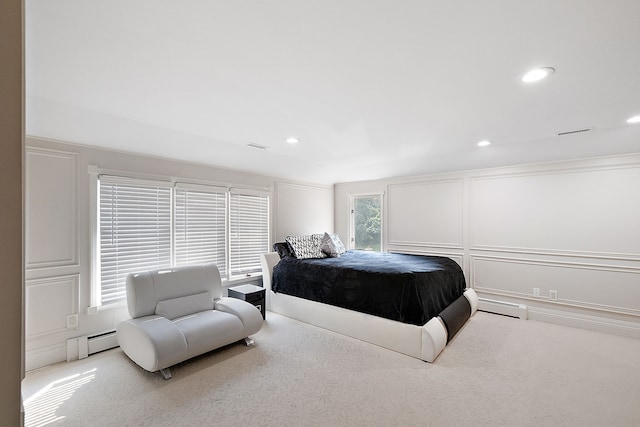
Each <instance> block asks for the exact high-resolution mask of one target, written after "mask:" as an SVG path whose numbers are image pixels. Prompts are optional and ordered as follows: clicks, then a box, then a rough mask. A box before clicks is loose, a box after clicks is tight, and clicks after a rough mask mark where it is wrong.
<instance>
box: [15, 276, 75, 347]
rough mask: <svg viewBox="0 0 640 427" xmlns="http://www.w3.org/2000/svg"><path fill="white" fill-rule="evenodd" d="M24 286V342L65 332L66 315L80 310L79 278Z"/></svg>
mask: <svg viewBox="0 0 640 427" xmlns="http://www.w3.org/2000/svg"><path fill="white" fill-rule="evenodd" d="M25 285H26V286H25V308H26V310H25V311H26V313H25V330H26V338H27V340H28V339H30V338H36V337H42V336H44V335H49V334H55V333H60V332H66V331H68V329H67V315H69V314H73V313H78V311H79V307H80V300H79V295H80V275H78V274H74V275H69V276H60V277H51V278H46V279H34V280H27V281H26V284H25Z"/></svg>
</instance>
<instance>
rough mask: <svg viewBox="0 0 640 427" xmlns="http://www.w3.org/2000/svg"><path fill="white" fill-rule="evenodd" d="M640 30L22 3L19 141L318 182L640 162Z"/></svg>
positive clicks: (569, 18)
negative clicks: (630, 157)
mask: <svg viewBox="0 0 640 427" xmlns="http://www.w3.org/2000/svg"><path fill="white" fill-rule="evenodd" d="M639 22H640V1H638V0H627V1H625V0H561V1H558V0H550V1H547V0H539V1H528V2H525V1H518V0H494V1H490V0H484V1H477V0H469V1H440V0H438V1H435V0H415V1H412V0H396V1H391V0H386V1H385V0H378V1H374V0H313V1H311V0H278V1H276V0H270V1H264V0H234V1H218V0H189V1H186V2H179V1H169V0H162V1H159V0H136V1H130V0H126V1H125V0H111V1H97V0H56V1H51V0H26V95H27V97H26V122H27V123H26V126H27V135H32V136H37V137H44V138H51V139H56V140H62V141H68V142H73V143H79V144H86V145H95V146H100V147H109V148H113V149H118V150H126V151H131V152H136V153H145V154H153V155H155V156H162V157H169V158H175V159H181V160H187V161H194V162H198V163H205V164H210V165H215V166H222V167H226V168H232V169H241V170H249V171H253V172H256V173H260V174H267V175H272V176H277V177H282V178H288V179H296V180H304V181H311V182H318V183H334V182H343V181H353V180H366V179H375V178H386V177H393V176H403V175H416V174H423V173H433V172H444V171H452V170H463V169H475V168H484V167H493V166H504V165H513V164H522V163H534V162H542V161H553V160H565V159H573V158H581V157H593V156H601V155H611V154H622V153H631V152H640V125H629V124H627V123H626V119H628V118H629V117H631V116H633V115H636V114H640V55H639V54H638V52H640V47H639V46H638V45H639V44H640V24H639ZM536 66H551V67H554V68H555V69H556V73H555V74H554V75H553V76H552V77H551V78H549V79H547V80H546V81H543V82H539V83H536V84H532V85H524V84H522V83H521V82H519V81H518V78H519V77H520V76H521V75H522V74H523V73H524V72H525V71H527V70H528V69H530V68H532V67H536ZM587 127H594V128H595V129H594V130H593V131H591V132H586V133H580V134H574V135H571V136H557V135H556V134H557V133H558V132H562V131H568V130H573V129H581V128H587ZM289 136H296V137H298V138H299V139H300V142H299V143H298V144H295V145H291V144H288V143H286V142H285V138H287V137H289ZM481 139H490V140H491V141H493V144H492V145H491V146H490V147H488V148H484V149H481V148H478V147H477V146H476V143H477V142H478V141H479V140H481ZM249 143H255V144H259V145H264V146H268V149H267V150H258V149H255V148H251V147H249V146H248V145H247V144H249Z"/></svg>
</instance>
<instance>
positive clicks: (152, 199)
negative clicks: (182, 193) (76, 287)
mask: <svg viewBox="0 0 640 427" xmlns="http://www.w3.org/2000/svg"><path fill="white" fill-rule="evenodd" d="M99 221H100V222H99V224H100V231H99V241H100V246H99V247H100V303H101V304H110V303H113V302H117V301H121V300H122V299H124V297H125V279H126V277H127V274H129V273H130V272H132V271H144V270H153V269H160V268H167V267H170V266H171V188H170V187H169V186H168V185H167V184H164V183H153V182H144V181H137V182H132V181H127V180H122V179H118V178H115V177H103V178H102V179H101V180H100V210H99Z"/></svg>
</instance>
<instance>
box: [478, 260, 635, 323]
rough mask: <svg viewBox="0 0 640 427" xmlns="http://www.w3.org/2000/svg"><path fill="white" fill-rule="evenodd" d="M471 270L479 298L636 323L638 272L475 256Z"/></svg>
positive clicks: (600, 266) (570, 263)
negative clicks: (550, 306)
mask: <svg viewBox="0 0 640 427" xmlns="http://www.w3.org/2000/svg"><path fill="white" fill-rule="evenodd" d="M470 264H471V265H470V268H471V272H470V276H471V283H472V285H473V288H474V289H476V290H477V291H479V292H486V293H491V294H494V295H503V296H507V297H515V298H519V299H526V300H531V301H538V302H544V303H549V304H553V305H558V306H561V305H565V306H571V307H576V308H583V309H584V308H586V309H592V310H598V311H605V312H610V313H618V314H625V315H632V316H638V317H640V267H632V266H618V265H606V264H593V263H588V262H567V261H549V260H540V259H525V258H513V257H501V256H485V255H473V254H472V255H471V256H470ZM605 285H606V286H605ZM605 287H606V288H607V291H606V292H602V291H601V289H603V288H605ZM533 288H539V289H540V290H541V296H540V297H534V296H533V294H532V289H533ZM549 290H555V291H557V293H558V294H557V295H558V298H557V300H552V299H551V298H550V297H549V293H548V291H549Z"/></svg>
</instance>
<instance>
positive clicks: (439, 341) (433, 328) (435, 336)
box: [422, 317, 447, 363]
mask: <svg viewBox="0 0 640 427" xmlns="http://www.w3.org/2000/svg"><path fill="white" fill-rule="evenodd" d="M446 345H447V328H445V326H444V325H443V324H442V321H441V320H440V318H439V317H434V318H433V319H431V320H429V321H428V322H427V323H426V324H425V325H424V326H423V327H422V360H425V361H427V362H429V363H433V361H434V360H436V357H438V355H439V354H440V352H442V350H444V348H445V347H446Z"/></svg>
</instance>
